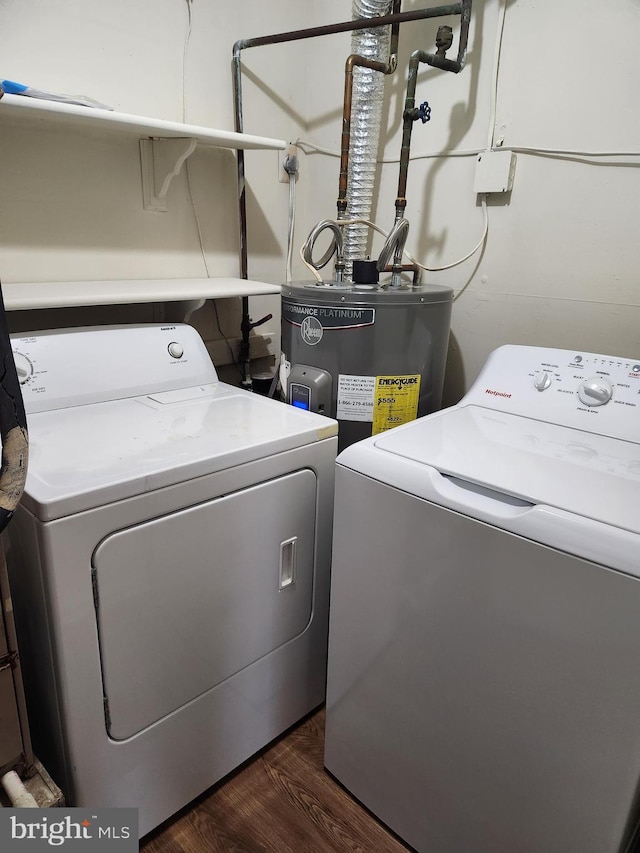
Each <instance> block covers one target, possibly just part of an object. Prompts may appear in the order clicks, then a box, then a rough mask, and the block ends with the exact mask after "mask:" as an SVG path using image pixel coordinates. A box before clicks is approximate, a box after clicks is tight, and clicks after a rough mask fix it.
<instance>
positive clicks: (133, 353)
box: [11, 323, 218, 414]
mask: <svg viewBox="0 0 640 853" xmlns="http://www.w3.org/2000/svg"><path fill="white" fill-rule="evenodd" d="M11 348H12V350H13V359H14V362H15V365H16V371H17V373H18V380H19V382H20V385H21V390H22V396H23V398H24V404H25V409H26V411H27V414H31V413H33V412H42V411H49V410H52V409H64V408H67V407H70V406H79V405H85V404H87V403H99V402H105V401H107V400H119V399H123V398H125V397H137V396H142V395H151V394H157V393H160V392H163V391H173V390H176V389H180V388H190V387H194V386H196V385H205V384H208V383H212V382H216V381H217V379H218V377H217V374H216V370H215V367H214V366H213V364H212V363H211V358H210V357H209V353H208V352H207V349H206V347H205V345H204V342H203V341H202V338H201V337H200V335H199V334H198V333H197V332H196V330H195V329H194V328H193V327H192V326H189V325H186V324H170V323H167V324H159V323H158V324H156V323H153V324H148V325H131V326H98V327H95V326H94V327H87V328H76V329H60V330H51V331H43V332H32V333H31V334H29V335H12V336H11Z"/></svg>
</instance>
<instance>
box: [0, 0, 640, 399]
mask: <svg viewBox="0 0 640 853" xmlns="http://www.w3.org/2000/svg"><path fill="white" fill-rule="evenodd" d="M422 5H425V4H424V3H423V2H422V0H404V3H403V8H404V9H411V8H419V7H421V6H422ZM429 5H431V4H429ZM191 10H192V31H191V36H190V40H189V44H188V49H187V51H186V62H185V63H184V69H183V58H184V55H185V40H186V37H187V25H188V15H187V12H188V7H187V2H186V0H136V2H135V3H125V2H123V0H112V2H110V3H108V4H105V3H104V2H100V0H0V55H1V56H2V67H1V68H0V75H1V76H3V77H9V78H13V79H17V80H21V81H23V82H27V83H31V84H33V85H35V86H39V87H41V88H49V89H52V90H54V91H56V90H57V91H66V92H81V93H85V94H88V95H91V96H93V97H95V98H97V99H99V100H102V101H105V102H106V103H109V104H111V105H112V106H113V107H114V108H116V109H118V110H123V111H131V112H139V113H142V114H147V115H153V116H159V117H164V118H169V119H177V120H180V119H181V118H182V117H183V115H184V116H185V117H186V120H187V121H189V122H192V123H200V124H205V125H212V126H217V127H221V128H228V129H232V128H233V109H232V86H231V69H230V58H231V49H232V46H233V43H234V42H235V41H236V40H237V39H239V38H246V37H251V36H258V35H263V34H266V33H270V32H281V31H285V30H291V29H296V28H300V27H304V26H310V25H318V24H325V23H330V22H333V21H340V20H347V19H349V18H350V17H351V3H350V0H325V2H323V3H322V4H318V3H313V2H312V0H304V2H300V0H295V2H294V0H236V2H234V3H224V4H223V3H214V2H211V0H193V3H192V5H191ZM498 12H499V0H474V9H473V20H472V28H471V34H470V50H469V56H468V63H467V67H466V68H465V70H464V71H463V72H462V74H460V75H458V76H456V75H451V74H444V73H441V72H434V71H433V70H430V69H426V68H425V69H424V70H421V72H420V76H419V79H418V88H417V100H418V101H420V100H424V99H427V100H429V101H430V103H431V106H432V110H433V117H432V120H431V122H430V123H429V124H427V125H424V126H423V125H422V124H420V123H417V124H416V125H415V126H414V133H413V144H412V154H413V156H414V158H415V159H413V160H412V162H411V165H410V169H409V186H408V193H407V195H408V209H407V216H408V218H409V220H410V222H411V232H410V235H409V241H408V248H409V249H410V250H411V251H412V252H413V254H415V255H416V256H417V257H418V258H419V259H420V260H421V261H422V262H424V263H426V264H427V265H430V266H439V265H444V264H446V263H448V262H450V261H452V260H455V259H456V258H459V257H461V256H462V255H464V254H466V252H467V251H468V250H469V249H470V248H471V247H472V246H473V245H474V244H475V243H476V242H477V241H478V239H479V237H480V234H481V231H482V224H483V220H482V211H481V208H480V207H479V205H478V200H477V197H476V195H475V193H474V192H473V179H474V174H475V156H462V157H452V156H442V157H438V158H435V159H433V158H425V157H424V155H428V154H432V153H438V152H445V154H446V155H448V154H449V153H451V152H452V151H453V152H457V153H460V152H466V151H476V150H481V149H483V148H485V147H486V145H487V139H488V136H489V130H490V127H489V125H490V112H491V90H492V74H493V65H494V55H495V45H496V33H497V24H498ZM453 23H455V21H454V22H453ZM436 28H437V22H433V21H424V22H415V23H412V24H407V25H404V26H403V28H402V33H401V56H400V63H399V70H398V72H397V74H396V75H395V77H394V78H393V79H390V80H388V81H387V110H386V126H385V128H384V129H383V144H382V146H381V155H383V156H384V158H385V160H388V159H391V158H397V157H398V154H399V148H400V126H401V112H402V106H403V101H404V87H405V81H406V72H407V62H408V56H409V54H410V53H411V51H413V50H415V49H416V48H421V49H425V50H432V49H433V43H434V37H435V31H436ZM639 36H640V3H638V0H611V2H609V3H607V4H606V5H605V4H602V3H597V2H595V0H564V2H563V3H551V2H544V0H506V15H505V21H504V34H503V40H502V51H501V57H500V68H499V76H498V81H499V85H498V93H497V95H498V96H497V113H496V129H497V133H496V135H497V137H500V138H502V139H503V142H504V147H510V146H511V147H515V148H534V149H535V148H538V149H541V148H544V149H564V150H570V151H573V150H575V151H587V152H592V153H593V154H595V153H597V152H601V151H602V152H634V151H638V152H640V143H639V142H638V139H639V138H640V133H639V131H640V116H639V115H638V113H637V111H636V110H635V109H634V104H635V100H636V88H637V87H636V86H635V81H636V79H637V71H636V67H635V60H634V55H635V46H636V44H637V43H638V38H639ZM349 45H350V37H349V36H348V35H344V34H343V35H336V36H328V37H325V38H319V39H314V40H312V41H304V42H299V43H297V44H292V45H282V46H273V47H262V48H255V49H251V50H247V51H244V52H243V64H244V69H245V73H244V78H243V79H244V93H245V109H244V117H245V130H246V131H248V132H253V133H259V134H264V135H271V136H276V137H280V138H286V139H291V140H294V139H296V138H298V136H302V137H303V138H305V139H309V140H311V141H312V142H314V143H316V144H318V145H320V146H323V147H326V148H329V149H330V150H331V151H333V152H334V153H335V154H336V155H337V153H338V150H339V141H340V129H341V113H342V94H343V69H344V60H345V58H346V56H347V55H348V53H349V50H350V48H349ZM454 45H455V43H454ZM183 70H184V71H185V74H184V86H183ZM517 157H518V160H517V169H516V175H515V183H514V188H513V192H512V193H511V194H509V195H508V196H490V197H489V233H488V238H487V241H486V246H485V247H484V250H483V251H482V252H481V253H480V252H479V253H477V254H476V255H474V257H473V258H471V259H470V260H469V261H467V262H465V263H464V264H462V265H460V266H457V267H454V268H453V269H451V270H448V271H445V272H434V273H430V274H428V276H427V280H429V281H433V282H436V283H443V284H448V285H450V286H451V287H453V288H454V290H455V291H456V293H457V294H459V295H458V298H457V299H456V302H455V305H454V315H453V324H452V346H451V353H450V356H451V357H450V369H449V371H448V377H447V390H446V399H447V401H448V402H452V401H454V400H455V399H457V398H458V397H459V396H460V394H461V393H462V392H463V391H464V389H465V388H466V387H468V385H469V383H470V382H471V381H472V380H473V378H474V377H475V375H476V374H477V371H478V370H479V368H480V366H481V365H482V363H483V361H484V359H485V358H486V356H487V354H488V353H489V352H490V351H491V349H493V348H494V347H495V346H497V345H499V344H501V343H507V342H512V343H514V342H523V343H530V344H548V345H554V346H560V347H567V348H576V349H584V350H593V351H597V352H603V353H611V354H619V355H628V356H631V355H640V333H639V331H638V330H639V329H640V298H639V290H640V288H639V287H638V284H637V278H638V269H639V268H640V263H639V260H640V258H639V254H640V248H639V245H640V241H639V240H638V236H637V218H638V217H637V199H638V198H640V171H639V170H638V164H640V158H639V157H638V156H623V157H605V158H602V157H595V156H577V155H576V156H573V157H570V156H562V157H560V156H546V155H545V156H543V155H541V154H536V153H535V152H527V153H525V152H522V151H520V152H519V153H518V155H517ZM0 158H1V159H0V163H1V164H2V181H1V186H2V192H0V277H2V278H3V279H4V280H6V281H29V280H52V281H55V280H61V279H74V280H80V279H83V278H104V279H108V278H125V279H126V278H134V277H140V278H155V277H171V276H193V277H198V276H202V275H204V274H205V269H204V264H203V260H202V257H201V254H200V248H199V244H198V236H197V230H196V227H195V222H194V215H193V209H192V205H191V202H190V200H189V195H188V191H187V183H186V176H185V174H184V173H183V174H182V175H181V176H180V177H179V178H177V179H176V180H175V181H174V183H173V184H172V186H171V189H170V191H169V213H167V214H154V213H148V212H145V211H143V209H142V205H141V200H140V199H141V190H140V174H139V168H138V151H137V143H136V142H135V140H131V139H119V138H118V137H111V136H110V137H109V138H106V137H104V138H96V137H95V136H93V137H88V136H84V135H83V136H82V137H81V136H79V135H78V134H74V133H69V132H68V131H65V130H61V129H59V128H56V129H53V128H49V129H47V128H46V127H44V126H43V128H42V129H41V130H40V131H39V132H38V133H37V134H36V133H34V132H33V130H28V131H27V130H26V129H24V128H20V127H15V128H11V127H6V125H4V124H3V126H2V134H0ZM233 158H234V155H233V154H231V153H229V152H225V151H210V150H209V151H198V152H197V153H196V154H195V155H194V156H193V158H192V159H191V161H190V173H191V179H192V185H193V194H194V201H195V205H196V208H197V210H198V213H199V216H200V219H201V222H202V226H203V234H204V243H205V251H206V256H207V260H208V264H209V269H210V272H211V274H212V275H237V272H238V261H237V245H238V242H237V221H236V216H237V214H236V203H235V199H236V190H235V174H234V164H233ZM276 172H277V155H276V153H275V152H248V153H247V179H248V185H249V243H248V245H249V274H250V276H251V277H253V278H256V279H262V280H265V281H272V282H280V281H281V280H282V279H283V276H284V250H285V232H286V219H287V201H288V189H287V187H286V185H284V184H279V183H277V181H276ZM337 182H338V159H337V157H336V156H333V157H331V156H327V155H324V154H311V153H309V154H306V155H304V154H301V174H300V180H299V182H298V198H299V204H298V226H297V240H298V243H299V242H301V241H302V239H304V237H305V236H306V233H307V232H308V230H309V228H310V226H311V225H312V224H313V223H314V222H316V221H318V220H319V219H321V218H324V217H327V216H333V215H335V199H336V195H337ZM396 187H397V164H391V163H385V164H384V165H383V166H381V167H380V181H379V188H378V192H377V194H376V208H375V211H374V214H375V217H376V219H377V220H378V222H379V224H380V225H381V226H383V227H389V226H390V225H391V223H392V221H393V213H394V210H393V202H394V199H395V195H396ZM375 245H376V246H377V245H379V244H378V243H376V244H375ZM294 274H295V276H298V277H305V278H306V277H308V276H307V275H306V274H305V273H304V272H303V270H302V268H301V266H300V265H299V264H298V263H296V265H295V268H294ZM463 288H464V292H460V291H462V289H463ZM265 309H266V310H274V311H277V300H273V299H272V300H268V299H267V300H265V299H261V300H257V299H256V300H252V313H253V315H254V317H257V316H259V314H260V313H263V310H265ZM235 310H236V309H234V311H235ZM205 315H206V317H205V321H203V322H205V323H206V325H207V327H208V329H209V331H208V334H209V335H210V336H211V337H216V336H217V331H216V330H215V329H213V328H211V327H212V326H213V325H214V321H213V319H212V317H211V314H210V313H207V312H203V316H205ZM194 317H195V318H196V319H197V317H198V315H194ZM227 317H228V320H229V322H230V323H231V324H235V323H236V321H237V317H236V314H235V313H233V312H231V313H228V314H224V315H223V326H224V325H225V322H224V320H225V318H227ZM267 331H270V332H272V333H273V334H277V322H276V319H274V321H272V322H271V323H270V324H269V325H268V327H267ZM225 332H226V333H227V334H229V330H228V329H227V328H225Z"/></svg>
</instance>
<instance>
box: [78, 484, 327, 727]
mask: <svg viewBox="0 0 640 853" xmlns="http://www.w3.org/2000/svg"><path fill="white" fill-rule="evenodd" d="M315 515H316V476H315V474H314V473H313V472H312V471H310V470H302V471H296V472H294V473H292V474H288V475H286V476H283V477H279V478H276V479H274V480H269V481H268V482H265V483H261V484H259V485H255V486H252V487H251V488H248V489H243V490H241V491H238V492H234V493H232V494H228V495H224V496H221V497H218V498H215V499H214V500H211V501H208V502H207V503H204V504H200V505H198V506H192V507H188V508H186V509H184V510H181V511H180V512H176V513H173V514H171V515H168V516H164V517H162V518H156V519H153V520H151V521H148V522H146V523H143V524H138V525H136V526H135V527H131V528H128V529H126V530H120V531H118V532H116V533H113V534H111V535H110V536H108V537H107V538H106V539H105V540H103V542H102V543H101V544H100V545H99V546H98V547H97V549H96V551H95V552H94V557H93V574H94V588H95V598H96V614H97V621H98V632H99V638H100V654H101V662H102V677H103V683H104V693H105V708H106V718H107V729H108V731H109V734H110V736H111V737H112V738H114V739H116V740H122V739H124V738H128V737H131V736H132V735H134V734H136V732H139V731H140V730H141V729H143V728H145V727H147V726H150V725H151V724H153V723H154V722H156V721H157V720H159V719H161V718H162V717H164V716H166V715H167V714H170V713H171V712H172V711H175V710H176V709H178V708H180V707H181V706H182V705H184V704H185V703H187V702H190V701H192V700H194V699H195V698H197V697H198V696H200V695H201V694H203V693H204V692H205V691H208V690H211V689H213V688H215V686H216V685H217V684H220V683H221V682H222V681H225V679H228V678H231V677H232V676H233V675H234V674H235V673H237V672H238V671H239V670H241V669H243V668H244V667H247V666H250V665H251V664H252V663H253V662H254V661H257V660H258V659H259V658H262V657H263V656H265V655H268V654H269V653H270V652H272V651H273V650H275V649H277V648H278V647H279V646H281V645H283V644H284V643H287V642H288V641H290V640H291V639H293V638H294V637H297V636H298V635H300V634H301V633H302V632H304V630H305V628H306V627H307V625H308V623H309V621H310V618H311V611H312V598H313V575H314V548H315Z"/></svg>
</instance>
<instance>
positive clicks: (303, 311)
mask: <svg viewBox="0 0 640 853" xmlns="http://www.w3.org/2000/svg"><path fill="white" fill-rule="evenodd" d="M282 318H283V320H286V321H287V323H291V325H292V326H302V324H303V323H304V321H305V319H307V318H313V319H314V320H316V321H317V322H318V323H319V324H320V325H321V326H322V328H323V329H324V330H325V331H326V330H327V329H359V328H361V327H362V326H372V325H373V324H374V323H375V320H376V311H375V308H348V307H344V306H341V305H298V304H297V303H292V302H284V303H283V305H282Z"/></svg>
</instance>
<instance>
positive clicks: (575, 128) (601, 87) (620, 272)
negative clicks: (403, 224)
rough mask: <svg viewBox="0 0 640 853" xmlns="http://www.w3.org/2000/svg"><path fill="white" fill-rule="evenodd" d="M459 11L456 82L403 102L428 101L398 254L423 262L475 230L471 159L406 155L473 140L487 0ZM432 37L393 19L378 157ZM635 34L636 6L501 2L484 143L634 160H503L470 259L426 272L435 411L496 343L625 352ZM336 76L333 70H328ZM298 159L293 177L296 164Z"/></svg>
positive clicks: (483, 118) (386, 172)
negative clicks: (440, 373)
mask: <svg viewBox="0 0 640 853" xmlns="http://www.w3.org/2000/svg"><path fill="white" fill-rule="evenodd" d="M328 5H330V6H331V7H332V9H334V10H335V13H336V19H338V18H344V17H345V16H347V12H348V7H349V4H348V3H347V2H344V3H338V2H336V3H332V4H325V8H326V7H327V6H328ZM423 5H432V4H423V3H422V2H414V0H405V2H404V3H403V9H405V10H406V9H410V8H421V7H422V6H423ZM473 7H474V8H473V18H472V27H471V33H470V42H469V54H468V62H467V67H466V68H465V70H464V71H463V72H462V73H461V74H460V75H459V76H456V75H452V74H445V73H443V72H438V71H433V70H430V69H427V67H426V66H421V68H422V69H424V70H421V72H420V75H419V78H418V86H417V92H416V102H417V103H419V102H420V101H422V100H428V101H429V102H430V104H431V106H432V120H431V122H430V123H429V124H426V125H422V124H421V123H420V122H418V123H416V124H415V125H414V129H413V139H412V156H413V157H414V158H416V159H413V160H412V162H411V165H410V168H409V181H408V190H407V197H408V207H407V217H408V218H409V220H410V222H411V231H410V235H409V240H408V248H409V250H410V251H411V252H412V253H413V254H414V255H415V256H416V257H417V258H418V259H419V260H421V261H422V262H423V263H425V264H427V265H428V266H442V265H445V264H447V263H449V262H450V261H453V260H456V259H457V258H460V257H463V256H464V255H465V254H466V253H467V251H469V250H470V249H471V248H472V247H473V246H474V245H475V244H476V242H477V241H478V239H479V238H480V235H481V233H482V224H483V219H482V211H481V208H480V207H479V205H478V200H477V197H476V195H475V193H474V192H473V182H474V176H475V168H476V165H475V156H468V157H452V156H444V157H440V158H437V159H420V158H421V156H422V155H427V154H431V153H437V152H449V153H451V152H453V153H460V152H465V151H474V150H478V149H483V148H485V147H486V146H487V142H488V138H489V130H490V113H491V100H492V99H491V92H492V75H493V66H494V56H495V47H496V34H497V25H498V12H499V2H498V0H484V2H483V0H474V3H473ZM441 23H446V21H441ZM436 28H437V23H436V22H432V21H426V22H416V23H412V24H407V25H403V28H402V32H401V56H400V63H399V73H398V75H397V77H396V78H395V79H393V80H389V82H388V83H387V126H386V129H385V130H386V133H385V136H384V142H383V146H384V148H383V150H382V151H381V155H382V156H383V157H384V158H385V160H386V159H389V158H394V157H396V158H397V157H398V155H399V150H400V123H401V118H400V116H401V111H402V104H403V99H404V94H405V93H404V87H405V80H406V73H407V63H408V57H409V54H410V53H411V51H413V50H415V49H418V48H420V49H424V50H428V51H431V50H433V44H434V36H435V31H436ZM639 38H640V4H639V3H638V2H637V0H615V2H611V3H607V4H602V3H599V2H595V0H565V2H563V3H551V2H544V1H543V0H507V2H506V15H505V21H504V33H503V40H502V51H501V56H500V66H499V75H498V81H499V85H498V97H497V115H496V122H495V126H496V138H500V139H502V140H503V145H504V147H505V148H508V147H510V146H511V147H514V148H525V147H527V148H538V149H542V148H546V149H565V150H570V151H587V152H593V153H597V152H637V156H624V157H596V156H573V157H571V156H562V157H560V156H544V155H542V154H536V153H535V152H528V153H524V152H520V153H518V154H517V167H516V175H515V183H514V188H513V191H512V192H511V193H510V194H508V195H505V196H489V202H488V207H489V211H488V213H489V234H488V238H487V241H486V246H485V248H484V251H482V252H481V253H480V252H479V253H477V254H476V255H474V256H473V258H471V259H470V260H469V261H467V262H466V263H464V264H462V265H459V266H456V267H454V268H453V269H451V270H448V271H444V272H434V273H429V274H427V275H426V280H427V281H431V282H434V283H438V284H446V285H449V286H451V287H452V288H453V289H454V290H455V291H456V294H457V298H456V302H455V305H454V313H453V321H452V342H451V348H450V361H449V370H448V374H447V384H446V390H445V398H446V401H447V402H454V401H455V400H457V399H458V398H459V397H460V395H461V394H462V393H463V392H464V390H465V389H466V388H467V387H468V385H469V383H470V382H471V381H472V380H473V379H474V378H475V376H476V375H477V372H478V370H479V368H480V367H481V366H482V364H483V362H484V360H485V358H486V356H487V355H488V353H489V352H490V351H491V350H492V349H493V348H494V347H495V346H498V345H499V344H502V343H526V344H534V345H536V344H537V345H549V346H557V347H564V348H568V349H571V348H575V349H583V350H591V351H595V352H602V353H610V354H616V355H627V356H636V357H638V356H640V286H639V284H638V273H639V270H640V241H639V239H638V224H637V223H638V214H637V210H638V199H640V169H639V167H640V141H639V140H640V133H639V132H640V114H638V112H637V110H635V108H634V104H635V102H636V99H637V94H636V92H637V79H638V72H637V64H636V59H635V54H636V45H637V43H638V40H639ZM456 45H457V41H454V49H455V47H456ZM452 53H453V51H452ZM340 73H341V68H339V67H338V68H337V70H336V77H338V76H340ZM312 85H313V84H312V83H311V84H310V86H311V87H312ZM329 85H331V87H332V88H333V89H335V88H336V87H337V85H338V84H337V81H335V80H331V81H328V80H327V78H326V76H325V77H324V78H323V86H325V87H328V86H329ZM311 97H312V96H311V94H310V98H311ZM339 133H340V128H339V123H338V122H337V121H336V120H335V119H333V118H332V119H331V120H330V121H327V122H325V123H324V124H322V126H320V127H314V128H313V130H310V134H311V135H312V137H313V139H314V140H316V139H317V140H318V141H319V143H320V144H322V145H325V146H328V147H331V148H333V149H334V150H336V151H337V149H338V145H339ZM311 159H312V158H310V157H308V158H306V160H307V162H306V163H303V168H310V166H309V167H308V166H307V164H308V161H310V160H311ZM313 159H314V163H315V161H317V160H318V159H320V158H319V155H314V158H313ZM325 159H326V160H327V161H329V158H325ZM327 169H328V170H329V171H331V172H333V173H335V175H336V184H335V186H336V188H337V166H336V165H335V162H334V161H332V162H327ZM301 180H302V178H301ZM313 180H314V184H313V189H312V193H311V194H312V195H313V196H315V197H316V198H317V199H318V200H320V201H321V202H322V205H323V208H322V210H318V214H317V215H316V217H315V219H320V218H321V216H325V215H328V214H329V215H333V212H334V211H335V206H334V199H333V196H332V193H331V192H328V191H327V184H326V179H325V177H324V175H323V174H322V172H321V170H320V169H316V170H315V173H314V178H313ZM397 180H398V168H397V165H392V164H387V163H385V164H384V165H383V166H381V168H380V184H379V192H378V194H377V206H376V211H375V215H376V219H377V221H378V223H379V224H380V225H382V226H383V227H386V228H389V227H390V226H391V224H392V222H393V214H394V206H393V205H394V201H395V197H396V192H397ZM463 288H465V289H464V292H462V293H460V291H461V290H462V289H463Z"/></svg>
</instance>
